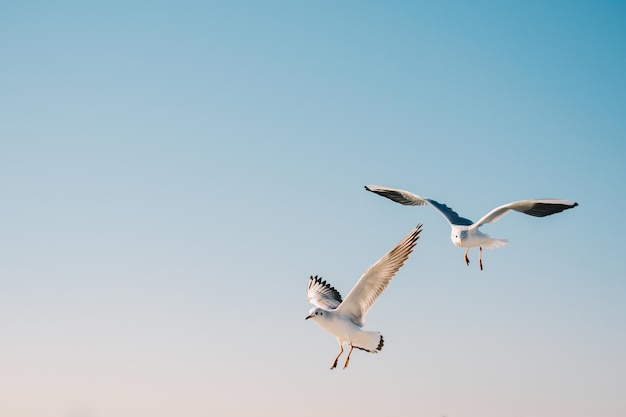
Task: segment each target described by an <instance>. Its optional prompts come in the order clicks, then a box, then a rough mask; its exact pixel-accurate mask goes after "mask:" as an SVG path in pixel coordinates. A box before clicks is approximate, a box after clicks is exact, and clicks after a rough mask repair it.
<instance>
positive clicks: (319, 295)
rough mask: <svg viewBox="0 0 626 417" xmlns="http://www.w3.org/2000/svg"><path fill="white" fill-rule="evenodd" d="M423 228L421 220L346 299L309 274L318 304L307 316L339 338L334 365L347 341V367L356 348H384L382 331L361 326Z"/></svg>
mask: <svg viewBox="0 0 626 417" xmlns="http://www.w3.org/2000/svg"><path fill="white" fill-rule="evenodd" d="M421 231H422V225H421V224H418V225H417V226H416V227H415V229H413V230H412V231H411V233H409V235H408V236H407V237H405V238H404V239H402V241H401V242H400V243H398V244H397V245H396V247H394V248H393V249H392V250H391V251H389V252H388V253H387V254H386V255H385V256H383V257H382V258H380V259H379V260H378V261H377V262H376V263H375V264H374V265H372V266H370V267H369V268H368V269H367V271H365V273H364V274H363V275H362V276H361V278H360V279H359V280H358V281H357V283H356V285H355V286H354V288H352V291H350V293H349V294H348V295H347V296H346V299H345V300H343V301H342V300H341V295H340V294H339V292H338V291H337V290H336V289H334V288H333V287H331V286H330V284H327V283H326V281H323V280H322V278H320V277H318V276H314V277H313V276H312V277H310V278H309V285H308V288H307V300H308V301H309V302H310V303H311V304H313V305H315V307H313V308H312V309H311V310H310V311H309V315H308V316H306V319H313V320H314V321H315V322H316V323H317V324H319V325H320V326H321V327H322V328H323V329H324V330H326V331H327V332H329V333H331V334H332V335H333V336H335V337H336V338H337V341H338V342H339V349H340V350H339V354H338V355H337V357H335V360H334V361H333V364H332V366H331V367H330V369H335V368H336V367H337V360H339V357H340V356H341V354H342V353H343V344H344V343H345V344H347V345H349V346H350V351H349V352H348V357H347V358H346V362H345V364H344V366H343V367H344V369H345V368H346V367H347V366H348V362H349V361H350V354H351V353H352V349H353V348H357V349H361V350H365V351H367V352H371V353H378V351H380V350H381V349H382V348H383V343H384V341H383V336H382V335H381V334H380V332H369V331H365V330H361V327H363V323H364V322H365V314H366V313H367V311H368V310H369V309H370V307H371V306H372V304H374V301H376V299H377V298H378V296H379V295H380V294H381V293H382V292H383V290H384V289H385V287H387V284H389V281H391V278H393V276H394V275H395V274H396V272H398V270H399V269H400V267H401V266H402V265H403V264H404V262H405V261H406V260H407V259H408V257H409V254H410V253H411V251H412V250H413V247H414V246H415V244H416V243H417V239H419V234H420V232H421Z"/></svg>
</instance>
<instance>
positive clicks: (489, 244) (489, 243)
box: [482, 237, 509, 249]
mask: <svg viewBox="0 0 626 417" xmlns="http://www.w3.org/2000/svg"><path fill="white" fill-rule="evenodd" d="M508 243H509V241H508V240H507V239H492V238H490V237H489V238H487V240H486V241H485V242H484V243H483V244H482V247H483V248H485V249H496V248H501V247H502V246H506V245H507V244H508Z"/></svg>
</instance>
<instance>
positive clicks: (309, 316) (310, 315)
mask: <svg viewBox="0 0 626 417" xmlns="http://www.w3.org/2000/svg"><path fill="white" fill-rule="evenodd" d="M311 317H313V315H312V314H309V315H308V316H306V317H305V318H304V319H305V320H308V319H310V318H311Z"/></svg>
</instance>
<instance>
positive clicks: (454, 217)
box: [365, 185, 578, 271]
mask: <svg viewBox="0 0 626 417" xmlns="http://www.w3.org/2000/svg"><path fill="white" fill-rule="evenodd" d="M365 189H366V190H367V191H371V192H373V193H376V194H378V195H382V196H383V197H387V198H388V199H390V200H393V201H395V202H397V203H400V204H404V205H406V206H423V205H426V204H430V205H431V206H433V207H434V208H436V209H437V211H439V213H441V214H442V215H443V217H445V218H446V220H447V221H448V223H449V224H450V227H451V228H452V231H451V233H450V239H451V240H452V243H453V244H455V245H456V246H460V247H462V248H467V249H466V250H465V263H466V264H467V265H469V263H470V261H469V258H468V257H467V254H468V252H469V250H470V248H473V247H476V246H478V247H479V248H480V255H479V257H478V262H479V265H480V269H481V271H482V269H483V246H484V247H485V248H486V249H494V248H499V247H502V246H504V245H506V244H507V243H508V240H506V239H492V238H490V237H489V235H486V234H485V233H482V232H481V231H480V230H478V228H479V227H480V226H482V225H483V224H487V223H493V222H495V221H496V220H498V219H499V218H500V217H502V216H504V215H505V214H506V213H508V212H509V211H511V210H515V211H519V212H520V213H525V214H529V215H531V216H535V217H545V216H549V215H551V214H555V213H560V212H562V211H563V210H567V209H570V208H574V207H576V206H577V205H578V203H577V202H575V201H569V200H557V199H540V200H520V201H514V202H512V203H508V204H505V205H502V206H500V207H496V208H494V209H493V210H491V211H490V212H489V213H487V214H485V215H484V216H483V217H482V218H481V219H480V220H478V221H477V222H476V223H474V222H472V221H471V220H468V219H466V218H463V217H461V216H459V215H458V214H457V213H456V212H455V211H454V210H452V209H451V208H450V207H448V206H446V205H445V204H442V203H439V202H437V201H435V200H432V199H430V198H424V197H420V196H419V195H417V194H413V193H411V192H409V191H404V190H400V189H397V188H391V187H384V186H381V185H366V186H365Z"/></svg>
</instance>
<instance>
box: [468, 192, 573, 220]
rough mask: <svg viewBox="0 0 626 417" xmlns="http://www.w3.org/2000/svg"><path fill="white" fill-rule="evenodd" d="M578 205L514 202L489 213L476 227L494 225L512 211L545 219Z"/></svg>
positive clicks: (532, 201) (551, 201)
mask: <svg viewBox="0 0 626 417" xmlns="http://www.w3.org/2000/svg"><path fill="white" fill-rule="evenodd" d="M577 205H578V203H577V202H575V201H569V200H555V199H542V200H520V201H514V202H512V203H509V204H505V205H503V206H500V207H496V208H494V209H493V210H491V211H490V212H489V213H487V214H485V215H484V216H483V217H482V219H480V220H479V221H477V222H476V227H478V226H480V225H483V224H486V223H493V222H495V221H496V220H498V219H499V218H500V217H502V216H504V215H505V214H506V213H508V212H509V211H511V210H515V211H519V212H520V213H525V214H528V215H531V216H535V217H545V216H549V215H551V214H555V213H560V212H562V211H563V210H567V209H571V208H574V207H576V206H577Z"/></svg>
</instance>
